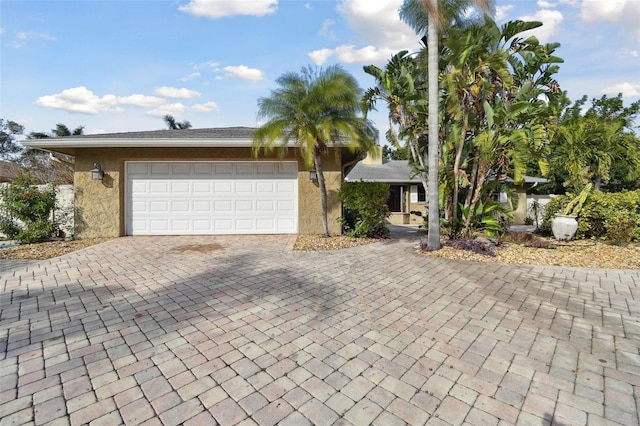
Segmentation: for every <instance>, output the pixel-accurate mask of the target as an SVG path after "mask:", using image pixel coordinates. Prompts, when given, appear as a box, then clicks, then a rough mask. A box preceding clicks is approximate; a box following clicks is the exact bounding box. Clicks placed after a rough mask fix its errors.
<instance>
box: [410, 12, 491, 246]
mask: <svg viewBox="0 0 640 426" xmlns="http://www.w3.org/2000/svg"><path fill="white" fill-rule="evenodd" d="M492 4H493V2H492V1H491V0H404V2H403V3H402V6H401V7H400V18H401V19H403V20H404V21H405V22H406V23H407V24H409V26H411V27H412V28H413V29H414V30H415V31H416V32H417V33H419V34H420V33H424V31H425V30H427V31H428V34H427V48H428V58H429V59H428V71H429V74H428V75H429V78H428V87H429V96H428V99H429V149H428V151H427V155H428V158H427V166H428V187H429V193H428V212H429V234H428V237H427V246H428V248H429V249H430V250H437V249H439V248H440V209H439V190H438V164H439V154H438V150H439V132H438V130H439V127H438V123H439V87H438V76H439V64H438V63H439V60H438V59H439V58H438V52H439V42H438V40H439V37H440V33H441V30H442V29H444V30H446V29H448V26H449V25H451V23H452V22H458V23H460V22H461V21H462V20H463V14H464V12H465V10H466V8H467V7H468V6H470V5H476V6H478V7H480V8H481V9H482V10H484V11H486V12H488V11H489V10H491V9H492Z"/></svg>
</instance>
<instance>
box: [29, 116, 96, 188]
mask: <svg viewBox="0 0 640 426" xmlns="http://www.w3.org/2000/svg"><path fill="white" fill-rule="evenodd" d="M83 134H84V126H77V127H76V128H74V129H73V130H70V129H69V127H68V126H67V125H65V124H62V123H58V124H56V127H55V128H54V129H51V131H50V132H48V133H47V132H31V133H29V134H28V135H27V139H48V138H57V137H67V136H80V135H83ZM54 156H55V158H59V157H63V158H64V156H62V155H61V154H54ZM18 161H19V163H20V164H21V165H22V166H24V167H26V168H28V169H29V170H31V172H32V173H33V175H34V176H35V177H36V178H37V179H38V181H40V182H42V183H46V182H51V181H53V180H56V181H58V182H67V183H72V182H73V170H72V167H70V166H69V164H68V162H65V161H62V162H60V161H54V160H52V156H51V154H49V153H48V152H46V151H42V150H40V149H36V148H30V149H26V150H25V151H24V152H22V154H21V156H20V158H19V160H18ZM67 161H68V160H67Z"/></svg>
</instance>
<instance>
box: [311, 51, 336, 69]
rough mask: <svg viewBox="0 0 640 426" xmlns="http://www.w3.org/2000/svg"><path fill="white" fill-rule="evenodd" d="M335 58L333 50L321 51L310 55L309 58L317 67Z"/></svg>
mask: <svg viewBox="0 0 640 426" xmlns="http://www.w3.org/2000/svg"><path fill="white" fill-rule="evenodd" d="M331 56H333V49H319V50H314V51H313V52H311V53H309V57H310V58H311V60H312V61H313V63H314V64H316V65H322V64H324V63H325V62H327V59H329V58H330V57H331Z"/></svg>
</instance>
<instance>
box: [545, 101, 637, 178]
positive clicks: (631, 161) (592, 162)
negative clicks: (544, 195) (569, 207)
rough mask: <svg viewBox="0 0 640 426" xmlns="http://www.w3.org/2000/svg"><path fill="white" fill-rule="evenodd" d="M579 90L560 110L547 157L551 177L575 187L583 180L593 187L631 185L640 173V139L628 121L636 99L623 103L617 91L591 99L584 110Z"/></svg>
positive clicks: (633, 112) (631, 115) (635, 108)
mask: <svg viewBox="0 0 640 426" xmlns="http://www.w3.org/2000/svg"><path fill="white" fill-rule="evenodd" d="M586 102H587V97H586V96H583V97H582V98H581V99H579V100H578V101H576V102H575V103H574V104H573V105H571V106H569V107H567V108H566V110H565V111H564V113H563V114H562V116H561V118H560V120H559V125H558V129H557V131H556V132H555V135H554V138H553V140H552V145H551V148H552V151H551V160H550V161H551V163H552V165H553V168H554V170H555V171H556V180H560V181H563V185H564V186H565V187H570V188H573V189H574V190H579V189H580V188H581V187H583V186H585V185H586V184H587V183H589V182H591V183H593V184H594V189H596V190H599V189H603V188H604V187H606V186H607V185H608V184H609V182H610V181H611V180H612V178H613V179H614V182H613V183H614V188H617V189H618V190H620V189H634V188H635V187H637V185H638V184H639V182H638V180H639V178H640V139H639V138H638V136H637V135H636V133H635V132H634V131H633V127H632V126H633V121H634V119H635V118H636V117H637V115H638V113H639V112H640V101H636V102H633V103H632V104H631V105H629V106H628V107H625V106H624V105H623V100H622V95H621V94H619V95H618V96H617V97H614V98H609V97H607V96H606V95H605V96H602V97H601V98H600V99H592V101H591V107H590V108H588V109H587V110H586V112H584V113H583V110H584V108H585V104H586Z"/></svg>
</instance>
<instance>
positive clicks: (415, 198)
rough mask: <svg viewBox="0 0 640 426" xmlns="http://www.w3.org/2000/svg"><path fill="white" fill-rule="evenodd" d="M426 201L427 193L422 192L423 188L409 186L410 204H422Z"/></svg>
mask: <svg viewBox="0 0 640 426" xmlns="http://www.w3.org/2000/svg"><path fill="white" fill-rule="evenodd" d="M426 201H427V193H426V192H425V190H424V186H422V184H420V185H411V202H412V203H424V202H426Z"/></svg>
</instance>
